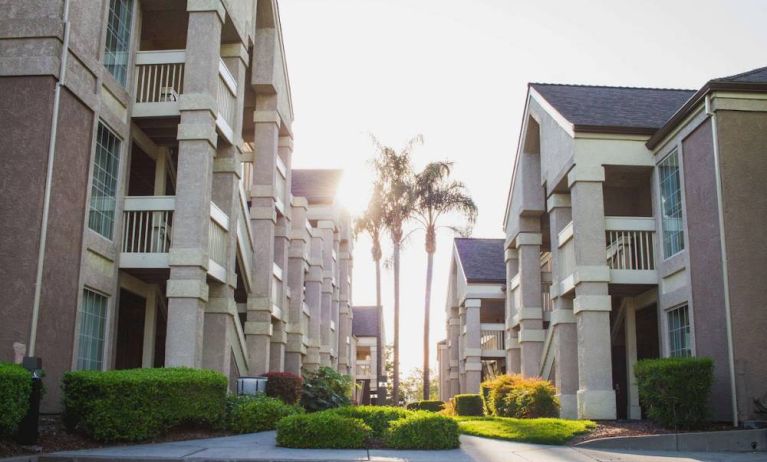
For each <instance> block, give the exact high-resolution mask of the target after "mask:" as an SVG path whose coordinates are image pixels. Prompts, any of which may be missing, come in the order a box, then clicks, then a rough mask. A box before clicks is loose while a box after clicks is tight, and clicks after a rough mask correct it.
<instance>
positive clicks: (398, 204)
mask: <svg viewBox="0 0 767 462" xmlns="http://www.w3.org/2000/svg"><path fill="white" fill-rule="evenodd" d="M422 142H423V138H422V137H421V135H418V136H416V137H414V138H412V139H411V140H410V141H408V143H407V144H406V145H405V147H404V148H402V149H401V150H400V151H399V152H397V151H395V150H394V149H392V148H390V147H388V146H384V145H382V144H381V143H380V142H379V141H378V140H377V139H376V138H375V137H373V143H374V144H375V145H376V148H377V149H378V155H377V157H376V158H375V160H374V162H373V163H374V166H375V171H376V177H377V182H378V183H379V184H380V185H381V192H382V197H383V202H382V207H381V210H382V212H383V213H382V215H383V222H384V227H385V228H386V230H387V231H388V234H389V237H390V238H391V242H392V247H393V250H392V264H393V266H394V374H393V378H392V399H393V401H394V403H397V404H399V264H400V249H401V246H402V241H403V240H404V230H403V228H404V225H405V223H406V222H407V221H408V220H409V219H410V218H411V216H412V214H413V207H414V206H415V196H414V195H413V192H414V190H413V178H414V175H413V167H412V164H411V162H410V155H411V153H412V151H413V148H414V147H415V145H416V144H420V143H422Z"/></svg>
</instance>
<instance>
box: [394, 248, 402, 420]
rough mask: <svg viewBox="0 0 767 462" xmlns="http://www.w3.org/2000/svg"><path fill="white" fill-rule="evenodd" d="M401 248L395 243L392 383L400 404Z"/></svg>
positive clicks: (397, 402)
mask: <svg viewBox="0 0 767 462" xmlns="http://www.w3.org/2000/svg"><path fill="white" fill-rule="evenodd" d="M399 250H400V243H399V242H395V243H394V251H393V252H392V253H393V260H394V378H393V383H392V399H393V400H394V405H395V406H399Z"/></svg>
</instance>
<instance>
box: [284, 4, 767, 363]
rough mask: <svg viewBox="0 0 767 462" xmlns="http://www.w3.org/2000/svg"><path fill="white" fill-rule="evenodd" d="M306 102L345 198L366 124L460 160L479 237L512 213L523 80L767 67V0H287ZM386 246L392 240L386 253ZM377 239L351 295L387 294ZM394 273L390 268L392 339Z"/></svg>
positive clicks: (415, 326)
mask: <svg viewBox="0 0 767 462" xmlns="http://www.w3.org/2000/svg"><path fill="white" fill-rule="evenodd" d="M280 10H281V18H282V26H283V32H284V38H285V49H286V54H287V59H288V67H289V72H290V78H291V84H292V85H291V86H292V91H293V103H294V110H295V117H296V120H295V124H294V126H293V128H294V132H295V138H296V139H295V152H294V155H293V165H294V167H295V168H344V169H345V171H346V173H345V182H344V184H343V187H342V191H341V194H342V197H341V199H342V201H343V202H345V203H346V204H347V206H348V207H349V208H350V209H351V210H352V211H353V212H354V211H358V210H360V209H363V208H364V206H365V204H366V202H367V197H368V195H369V187H370V178H371V172H370V168H369V166H368V164H367V163H366V162H367V161H368V160H369V159H370V158H372V156H373V155H374V149H373V146H372V144H371V143H370V141H369V136H368V133H373V134H375V135H376V136H377V137H378V138H379V139H380V140H381V141H382V142H383V143H385V144H388V145H391V146H393V147H399V146H402V145H403V144H404V143H405V142H406V141H407V140H408V139H409V138H410V137H412V136H413V135H415V134H417V133H422V134H423V135H424V139H425V144H424V145H423V146H421V147H419V148H417V150H416V154H415V162H416V167H419V168H420V167H422V166H423V165H424V164H425V163H427V162H429V161H432V160H442V159H449V160H452V161H454V162H455V164H456V167H455V171H454V173H455V176H456V177H457V178H458V179H460V180H462V181H464V182H465V183H466V185H467V186H468V188H469V190H470V192H471V194H472V196H473V197H474V200H475V201H476V203H477V204H478V206H479V219H478V222H477V226H476V227H475V232H474V236H476V237H503V233H502V229H501V228H502V223H501V222H502V220H503V213H504V207H505V203H506V195H507V191H508V186H509V181H510V179H511V169H512V164H513V159H514V155H515V150H516V142H517V136H518V132H519V126H520V118H521V115H522V110H523V106H524V98H525V91H526V85H527V82H531V81H537V82H554V83H582V84H603V85H628V86H651V87H671V88H699V87H700V86H702V85H703V84H704V83H705V82H706V81H707V80H708V79H710V78H714V77H720V76H725V75H730V74H735V73H739V72H743V71H747V70H750V69H753V68H757V67H761V66H765V65H767V57H765V56H766V55H765V50H767V27H765V22H764V21H765V18H767V1H763V0H728V1H725V0H722V1H706V0H642V1H636V0H634V1H628V0H626V1H621V0H590V1H575V0H563V1H553V0H535V1H513V0H471V1H469V0H464V1H457V0H280ZM451 245H452V236H451V235H449V234H447V233H445V234H442V235H440V236H439V241H438V250H437V254H436V257H435V273H434V290H433V298H432V311H431V312H432V318H431V319H432V322H431V329H430V331H431V344H432V345H433V346H432V349H431V357H432V359H431V366H432V368H436V351H435V350H436V347H435V346H434V345H435V344H436V342H437V341H439V340H441V339H442V338H444V336H445V297H446V292H447V274H448V267H449V263H450V252H451ZM385 251H386V253H387V255H388V254H390V247H387V248H386V249H385ZM425 272H426V254H425V252H424V248H423V233H418V234H415V235H414V238H413V239H412V240H411V242H410V243H409V245H408V247H407V248H406V249H405V253H404V256H403V260H402V273H403V274H402V293H401V323H400V324H401V327H400V335H401V339H402V349H401V351H402V353H401V362H402V373H403V375H406V374H407V372H408V371H409V370H411V369H412V368H415V367H420V365H421V363H422V361H423V359H422V358H423V350H422V338H423V336H422V332H423V305H424V302H423V300H424V285H425ZM374 274H375V273H374V267H373V263H372V260H371V258H370V241H369V239H367V238H366V237H363V238H360V239H359V240H358V241H357V242H356V247H355V252H354V275H353V278H354V285H353V287H354V293H353V299H354V300H353V301H354V304H357V305H364V304H374V303H375V275H374ZM392 300H393V285H392V274H391V271H385V272H384V277H383V301H384V306H385V313H386V321H387V322H386V329H387V332H386V334H387V341H388V342H391V340H392V332H393V307H392V306H393V305H392Z"/></svg>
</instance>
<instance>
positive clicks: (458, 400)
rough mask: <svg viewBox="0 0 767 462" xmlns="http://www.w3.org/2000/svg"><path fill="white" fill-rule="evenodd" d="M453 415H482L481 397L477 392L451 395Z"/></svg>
mask: <svg viewBox="0 0 767 462" xmlns="http://www.w3.org/2000/svg"><path fill="white" fill-rule="evenodd" d="M453 406H454V408H455V415H461V416H466V415H472V416H478V415H484V412H483V411H482V397H481V396H479V395H478V394H470V393H466V394H462V395H455V396H453Z"/></svg>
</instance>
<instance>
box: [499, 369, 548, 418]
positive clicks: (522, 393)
mask: <svg viewBox="0 0 767 462" xmlns="http://www.w3.org/2000/svg"><path fill="white" fill-rule="evenodd" d="M556 392H557V391H556V389H555V388H554V386H553V385H552V384H551V383H550V382H549V381H547V380H543V379H538V378H531V379H524V380H522V381H520V382H518V383H517V385H516V386H515V387H514V388H512V389H511V391H510V392H509V393H508V394H507V395H506V396H505V397H504V399H503V409H502V410H503V412H505V413H506V414H504V415H503V416H505V417H516V418H519V419H522V418H527V419H535V418H540V417H559V400H558V399H557V397H556Z"/></svg>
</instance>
